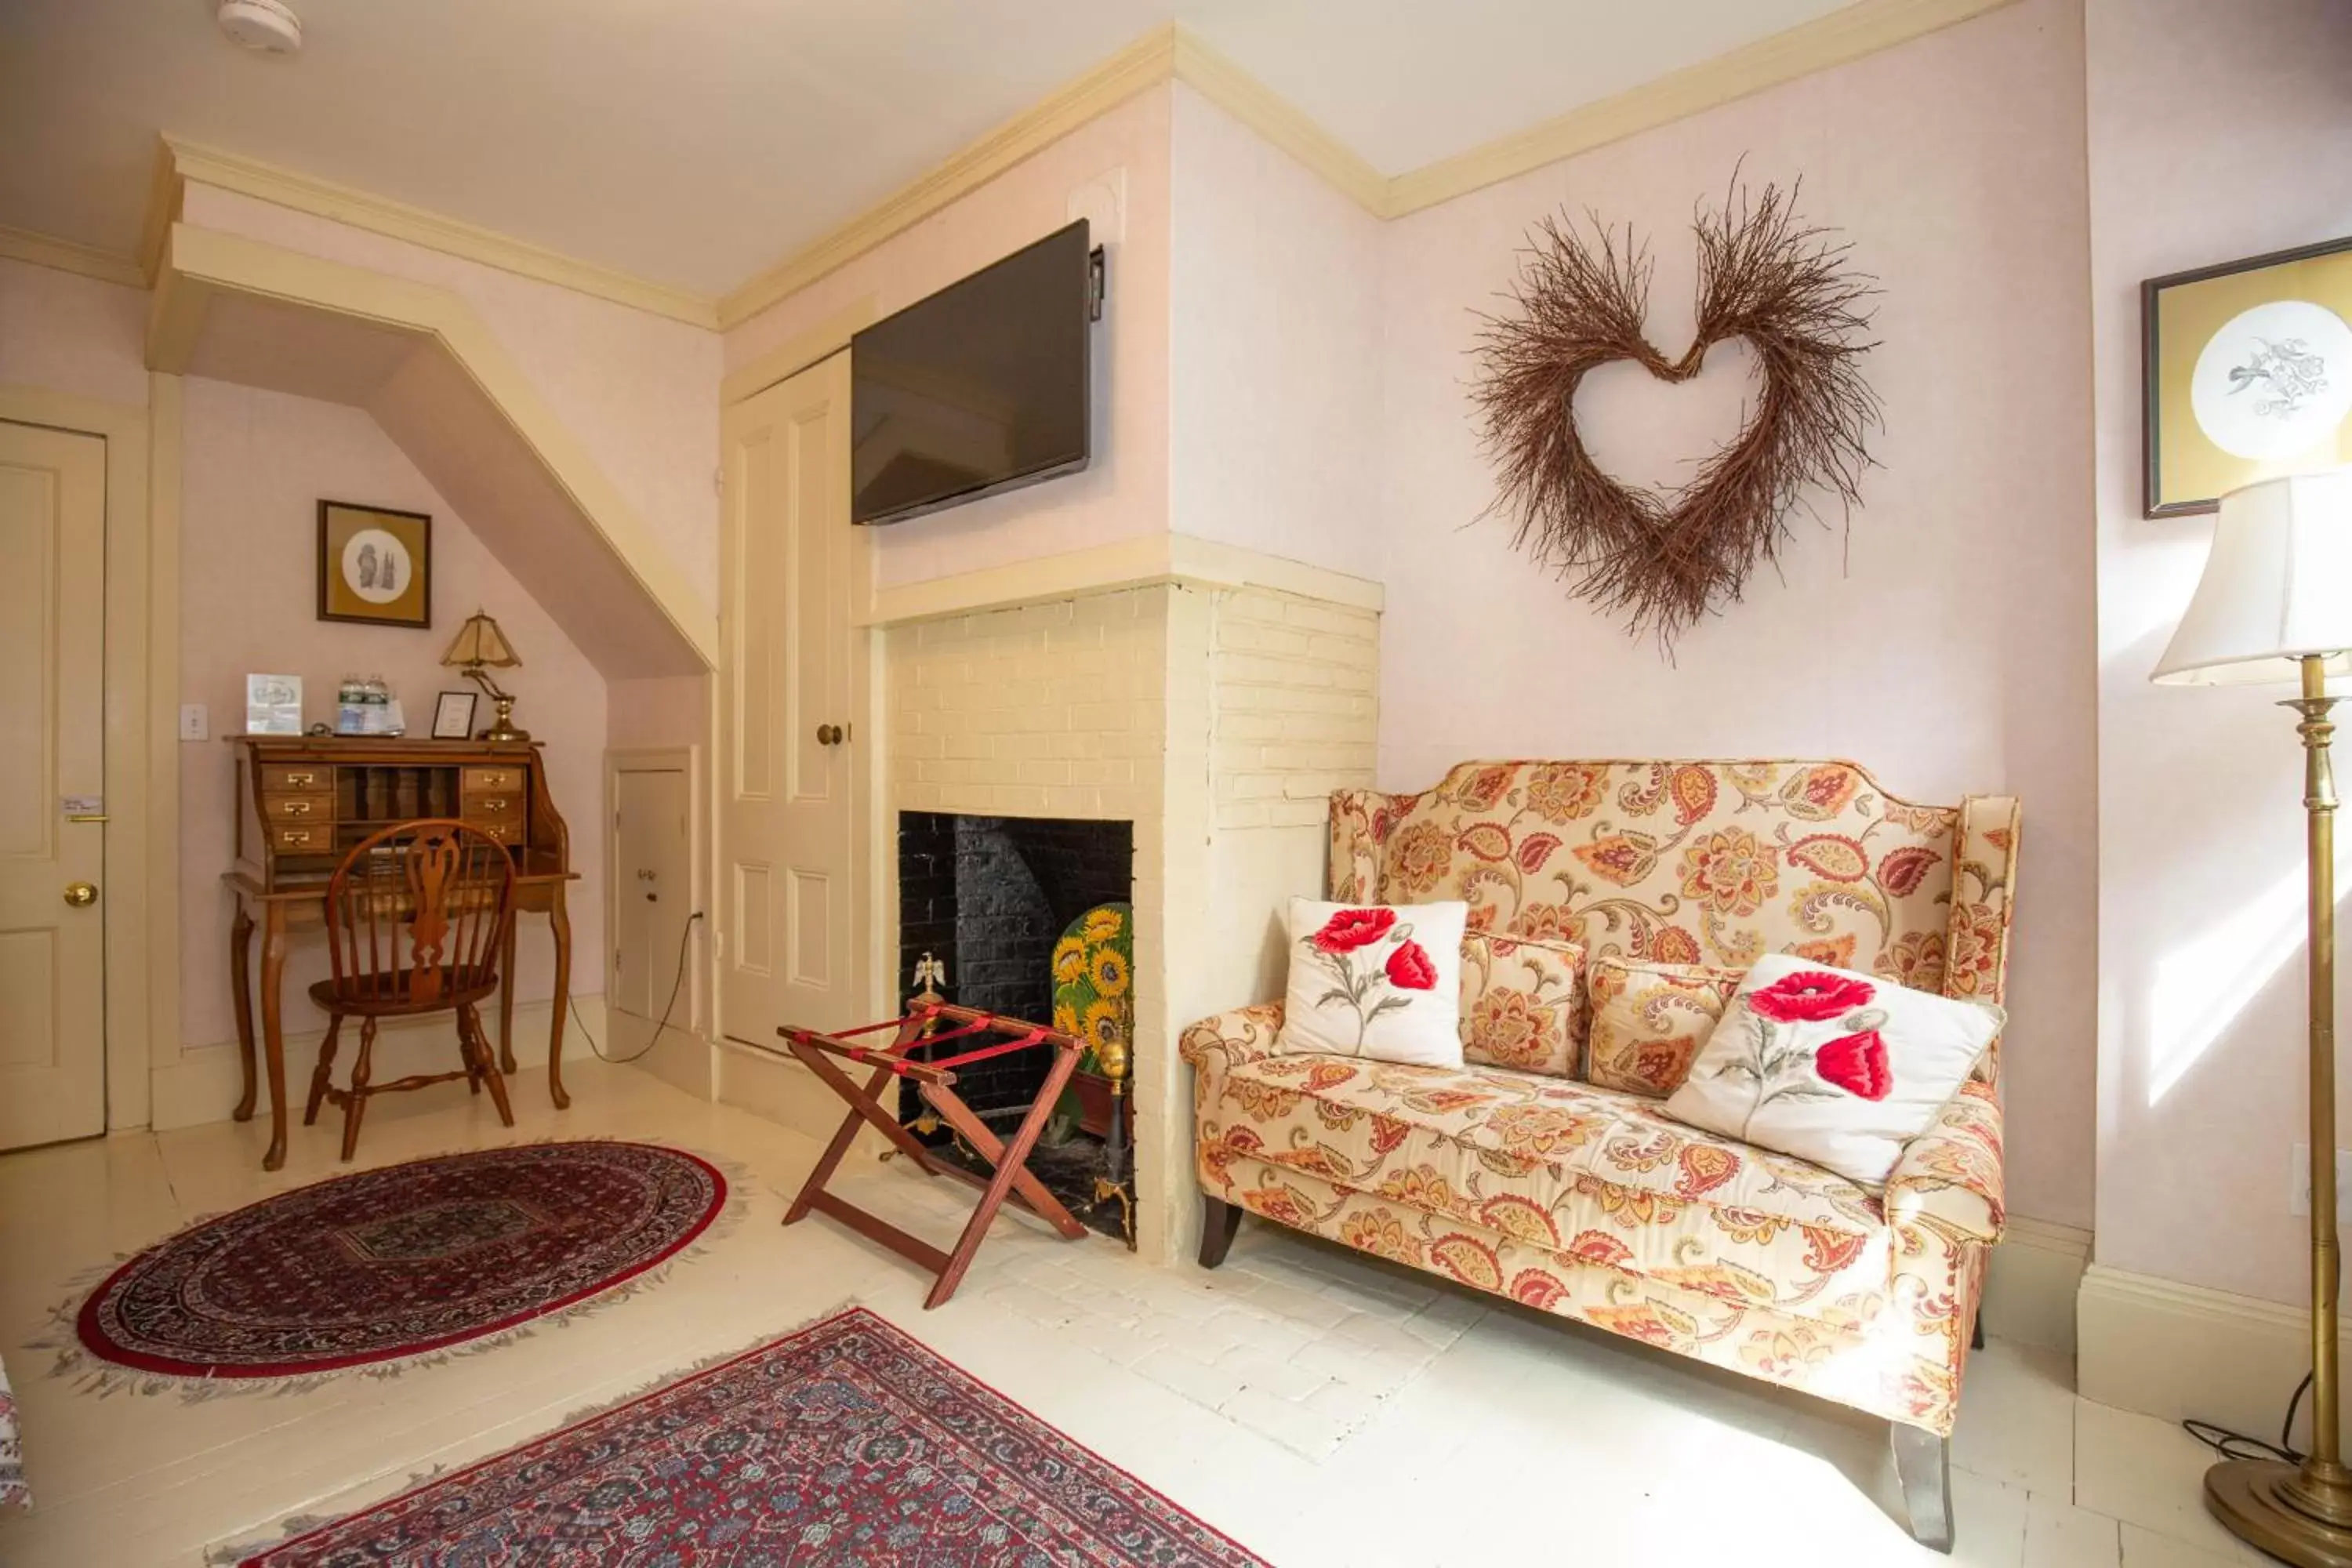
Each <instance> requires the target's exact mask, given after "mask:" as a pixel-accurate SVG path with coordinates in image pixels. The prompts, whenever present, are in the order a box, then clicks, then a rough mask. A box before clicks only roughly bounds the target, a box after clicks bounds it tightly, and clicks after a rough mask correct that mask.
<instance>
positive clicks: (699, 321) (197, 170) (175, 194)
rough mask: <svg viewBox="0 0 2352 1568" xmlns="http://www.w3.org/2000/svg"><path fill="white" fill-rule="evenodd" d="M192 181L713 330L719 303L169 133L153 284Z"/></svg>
mask: <svg viewBox="0 0 2352 1568" xmlns="http://www.w3.org/2000/svg"><path fill="white" fill-rule="evenodd" d="M192 181H193V182H194V183H195V184H205V185H213V186H216V187H218V188H219V189H221V190H225V191H234V192H236V194H237V195H247V196H252V197H254V198H255V199H257V200H259V201H265V202H270V203H274V204H275V205H278V206H282V207H291V208H293V209H294V210H295V211H296V212H304V213H309V214H310V215H311V216H314V217H323V218H331V219H332V220H334V221H335V222H337V223H341V224H347V225H349V226H352V227H353V228H362V229H366V230H368V231H369V232H370V233H373V234H381V235H383V236H385V237H389V238H392V239H399V240H405V241H407V242H408V243H409V244H411V245H418V246H422V247H425V249H427V250H437V251H439V252H441V253H442V254H443V255H446V256H457V257H462V258H465V259H466V260H467V261H477V262H479V263H481V264H482V265H483V266H485V267H495V268H499V270H500V271H503V272H511V273H514V274H516V275H517V276H518V277H522V278H529V279H533V280H535V281H537V282H541V283H551V284H554V285H555V286H556V287H557V288H560V289H571V290H572V291H573V292H574V293H579V294H587V295H591V296H593V297H594V298H596V299H599V300H611V301H612V302H613V303H614V304H616V305H625V306H627V307H629V308H630V309H631V310H644V311H646V312H648V313H649V314H652V315H656V316H666V317H667V318H669V319H670V320H671V321H684V322H686V323H687V324H688V326H694V327H702V328H706V329H715V328H716V327H717V326H718V324H719V313H718V308H717V306H716V305H715V304H714V303H713V302H712V301H711V300H708V299H706V298H704V297H703V296H702V295H699V294H696V293H692V292H690V291H688V290H687V289H674V288H671V287H670V286H669V285H667V284H666V283H654V282H649V281H647V280H646V279H643V278H636V277H632V276H631V275H630V274H628V273H625V272H621V271H617V270H615V269H614V268H609V267H600V266H598V265H596V264H595V263H594V262H591V261H582V260H580V259H578V258H574V257H570V256H565V255H563V254H562V252H560V251H554V250H550V249H548V248H547V247H544V246H540V245H533V244H531V243H530V241H528V240H522V239H516V238H514V237H512V236H510V235H504V234H500V233H499V232H497V231H496V230H494V229H488V228H483V227H481V226H478V225H477V224H470V223H465V222H462V221H460V220H458V219H457V218H453V217H444V216H441V215H440V214H438V213H433V212H427V211H425V209H424V208H423V207H414V206H410V205H408V204H406V203H405V202H396V201H394V200H392V199H391V198H389V197H386V196H379V195H371V194H370V193H368V192H366V191H362V190H357V189H354V188H353V187H352V186H350V185H342V184H336V183H335V182H333V181H331V180H321V179H319V178H317V177H315V176H313V175H310V174H298V173H296V172H295V171H293V170H291V169H283V168H279V167H278V165H276V164H274V163H263V162H262V161H261V160H259V159H257V158H246V157H241V156H239V155H237V154H236V153H224V152H220V151H219V150H217V149H215V148H211V147H200V146H197V145H196V144H195V143H194V142H183V141H181V140H179V139H178V138H176V137H173V136H165V137H163V144H162V146H161V148H160V149H159V150H158V152H157V153H156V171H155V180H154V184H153V186H152V189H151V190H150V192H149V195H148V202H147V217H146V226H145V230H144V233H143V234H142V237H141V240H140V246H139V257H140V261H141V263H142V265H143V266H144V267H145V268H146V269H147V273H148V276H149V277H150V278H152V276H153V275H154V272H155V269H156V268H157V267H158V266H159V265H160V264H161V260H162V257H163V247H164V243H165V241H166V239H167V238H168V237H169V235H170V231H171V226H172V225H173V224H174V223H176V222H177V221H178V220H179V217H180V216H181V210H182V205H183V197H184V193H185V192H186V189H187V186H188V184H189V183H190V182H192Z"/></svg>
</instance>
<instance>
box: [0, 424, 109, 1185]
mask: <svg viewBox="0 0 2352 1568" xmlns="http://www.w3.org/2000/svg"><path fill="white" fill-rule="evenodd" d="M105 658H106V443H105V442H104V441H102V440H100V438H99V437H95V436H73V435H68V434H66V433H65V432H63V431H58V430H47V429H41V428H38V427H37V426H30V425H12V424H8V423H5V422H0V1149H15V1148H21V1147H23V1146H24V1145H26V1144H28V1143H52V1142H58V1140H60V1139H65V1138H88V1137H93V1136H95V1135H97V1134H98V1133H100V1132H103V1131H106V1003H105V994H106V922H105V916H104V912H103V905H102V904H101V903H100V901H99V900H101V899H102V898H103V897H104V880H105V878H104V873H105V865H106V862H105V854H106V838H105V833H106V829H105V827H104V826H102V825H101V824H99V823H95V822H87V823H74V822H68V821H67V820H66V818H67V816H68V800H67V797H68V796H71V795H86V796H89V797H92V798H91V801H90V803H89V804H90V805H91V809H92V813H93V814H94V813H95V810H96V808H97V806H98V805H99V804H100V802H101V800H102V796H101V792H102V791H103V790H104V789H105V787H106V785H105V772H106V756H105V749H104V742H103V723H104V719H105V710H106V679H105ZM69 898H70V899H72V900H77V901H72V902H69V901H68V899H69Z"/></svg>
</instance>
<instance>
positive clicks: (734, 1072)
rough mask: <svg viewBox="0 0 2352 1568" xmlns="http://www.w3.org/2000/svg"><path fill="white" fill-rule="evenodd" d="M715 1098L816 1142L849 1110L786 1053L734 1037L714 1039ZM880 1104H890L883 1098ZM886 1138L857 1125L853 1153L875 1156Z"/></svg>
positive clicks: (826, 1136) (829, 1134) (825, 1138)
mask: <svg viewBox="0 0 2352 1568" xmlns="http://www.w3.org/2000/svg"><path fill="white" fill-rule="evenodd" d="M718 1056H719V1103H720V1104H722V1105H732V1106H735V1107H737V1108H739V1109H740V1110H748V1111H750V1112H751V1114H752V1115H754V1116H764V1117H766V1118H767V1119H768V1120H769V1121H775V1122H781V1123H782V1124H783V1125H784V1126H786V1127H789V1128H791V1129H792V1130H793V1131H795V1132H799V1133H802V1134H803V1135H805V1136H807V1137H809V1138H812V1139H814V1140H815V1141H816V1142H819V1143H823V1142H827V1141H828V1140H830V1139H831V1138H832V1137H833V1134H834V1131H835V1129H837V1128H839V1127H840V1125H841V1119H842V1118H843V1117H844V1116H845V1115H847V1114H848V1111H849V1108H848V1107H847V1106H845V1105H844V1104H843V1103H842V1102H841V1097H840V1096H839V1095H837V1094H835V1093H834V1092H833V1090H832V1089H827V1088H826V1087H825V1086H824V1084H823V1083H821V1082H819V1081H818V1079H817V1076H816V1075H815V1074H814V1073H813V1072H811V1071H809V1070H808V1068H804V1067H803V1066H801V1064H800V1063H798V1062H796V1061H794V1060H793V1058H790V1057H784V1056H778V1055H776V1054H775V1053H774V1052H772V1051H762V1050H756V1049H754V1048H753V1047H750V1046H746V1045H743V1044H740V1042H738V1041H735V1040H726V1039H722V1040H720V1041H719V1051H718ZM883 1103H885V1104H886V1105H887V1104H888V1103H889V1102H888V1101H887V1100H885V1101H884V1102H883ZM888 1147H890V1143H889V1141H888V1140H887V1139H886V1138H884V1137H883V1136H882V1134H880V1133H879V1132H877V1131H874V1130H873V1129H872V1128H870V1127H867V1128H861V1129H860V1130H859V1131H858V1134H857V1142H856V1143H855V1144H854V1145H852V1147H851V1152H852V1153H855V1154H879V1153H880V1152H882V1151H883V1150H885V1149H887V1148H888Z"/></svg>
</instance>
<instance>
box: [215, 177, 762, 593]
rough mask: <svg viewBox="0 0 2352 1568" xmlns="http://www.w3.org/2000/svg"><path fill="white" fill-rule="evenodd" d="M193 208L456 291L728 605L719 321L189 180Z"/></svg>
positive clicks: (697, 582)
mask: <svg viewBox="0 0 2352 1568" xmlns="http://www.w3.org/2000/svg"><path fill="white" fill-rule="evenodd" d="M184 215H185V218H186V221H187V222H189V223H192V224H196V225H199V226H204V227H206V228H217V229H221V230H224V231H226V232H228V233H232V234H242V235H245V236H247V237H250V238H254V239H259V240H265V241H267V242H268V243H269V244H272V245H278V246H282V247H286V248H287V249H289V250H295V251H299V252H301V253H303V254H304V255H308V256H316V257H320V258H323V259H325V260H329V261H341V262H344V263H346V264H348V265H351V266H354V267H365V268H373V269H374V270H375V271H378V272H383V273H387V274H389V275H391V276H393V277H397V278H408V279H415V280H416V281H418V282H421V283H430V284H434V285H436V286H438V287H440V288H444V289H449V290H450V291H451V292H453V293H455V294H457V296H459V297H460V298H461V299H463V300H465V301H466V302H467V304H468V305H470V306H472V307H473V309H474V310H475V311H476V312H477V313H478V314H479V315H480V317H481V318H482V321H483V322H484V323H485V324H486V325H487V326H488V328H489V330H490V331H491V332H492V333H493V334H495V335H496V336H497V338H498V340H499V346H501V347H502V348H504V349H505V350H506V351H507V353H509V354H510V355H512V356H513V358H514V361H515V363H516V364H517V365H518V366H520V368H521V370H522V372H523V374H525V375H527V376H529V377H530V381H531V384H532V386H533V387H534V388H535V389H536V390H537V391H538V393H539V395H541V397H544V398H545V399H547V404H548V406H549V407H550V408H551V409H553V410H554V412H555V415H556V416H557V417H558V418H560V419H561V420H562V421H563V423H564V425H565V426H566V427H567V428H569V429H570V430H571V432H572V434H573V435H574V436H576V437H579V438H580V441H581V444H582V445H583V447H586V448H587V449H588V452H589V454H590V456H591V457H593V458H594V460H595V463H596V466H597V468H598V469H599V470H600V471H602V472H603V474H604V477H605V478H606V479H610V480H611V481H612V482H613V486H614V489H617V490H619V491H620V492H621V495H622V496H623V498H624V499H625V500H627V501H628V502H629V504H630V505H631V506H632V507H634V508H635V510H636V511H637V512H638V514H639V515H640V516H642V517H643V518H644V519H645V521H646V526H647V527H648V528H650V529H651V530H652V531H653V533H654V536H655V537H656V539H657V540H659V541H660V542H661V543H662V545H663V547H664V548H665V549H667V551H668V552H669V553H670V555H671V556H672V558H673V559H675V560H676V561H677V563H678V565H679V566H680V567H681V568H682V569H683V570H684V571H685V573H686V574H687V581H688V583H690V584H693V585H694V586H695V588H696V590H697V591H698V592H699V593H700V594H701V595H702V596H703V599H704V600H705V602H706V603H708V604H711V605H716V604H718V602H719V495H718V487H717V476H718V471H719V400H718V398H717V397H716V396H715V395H713V390H712V389H713V388H714V387H715V386H716V385H717V384H718V380H719V335H718V334H717V333H716V332H711V331H705V330H703V329H702V328H699V327H691V326H688V325H687V324H686V323H684V322H682V321H670V320H668V319H667V318H666V317H662V316H654V315H648V314H646V312H645V311H642V310H630V309H629V308H627V307H626V306H623V305H615V304H614V303H612V302H610V301H609V300H599V299H596V298H594V297H593V296H591V295H586V294H579V293H574V292H573V291H572V290H571V289H559V288H556V287H554V286H553V285H551V284H547V283H540V282H536V281H534V280H532V279H528V278H523V277H519V276H517V275H516V274H514V273H511V272H503V271H500V270H499V268H494V267H485V266H482V265H481V264H479V263H478V262H473V261H467V260H465V259H463V258H458V257H454V256H445V255H443V254H441V253H440V252H439V251H434V250H426V249H425V248H423V247H419V246H415V245H410V244H407V243H406V242H404V241H402V240H397V239H388V238H386V237H383V235H379V234H371V233H369V232H367V231H366V230H364V229H357V228H352V227H350V226H347V225H344V224H339V223H336V222H334V221H333V220H332V219H331V218H322V217H313V216H310V214H308V213H300V212H296V211H294V210H293V209H292V208H290V207H281V206H278V205H273V204H271V203H268V202H264V201H257V200H256V199H254V198H253V197H251V196H244V195H236V194H235V193H233V192H229V191H222V190H216V189H214V188H213V187H210V186H206V185H190V186H189V187H188V193H187V199H186V202H185V204H184Z"/></svg>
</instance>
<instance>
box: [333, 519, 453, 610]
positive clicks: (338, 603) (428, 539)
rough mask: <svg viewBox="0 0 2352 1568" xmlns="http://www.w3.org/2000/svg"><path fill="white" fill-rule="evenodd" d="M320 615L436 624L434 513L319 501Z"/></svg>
mask: <svg viewBox="0 0 2352 1568" xmlns="http://www.w3.org/2000/svg"><path fill="white" fill-rule="evenodd" d="M319 618H320V620H322V621H358V622H360V623H362V624H363V625H367V626H415V627H420V628H422V627H427V626H432V624H433V519H432V518H431V517H430V516H428V515H426V514H425V513H424V512H421V511H395V510H393V509H392V508H390V507H381V506H359V505H355V504H354V503H352V502H351V501H340V500H322V501H320V503H319Z"/></svg>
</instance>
